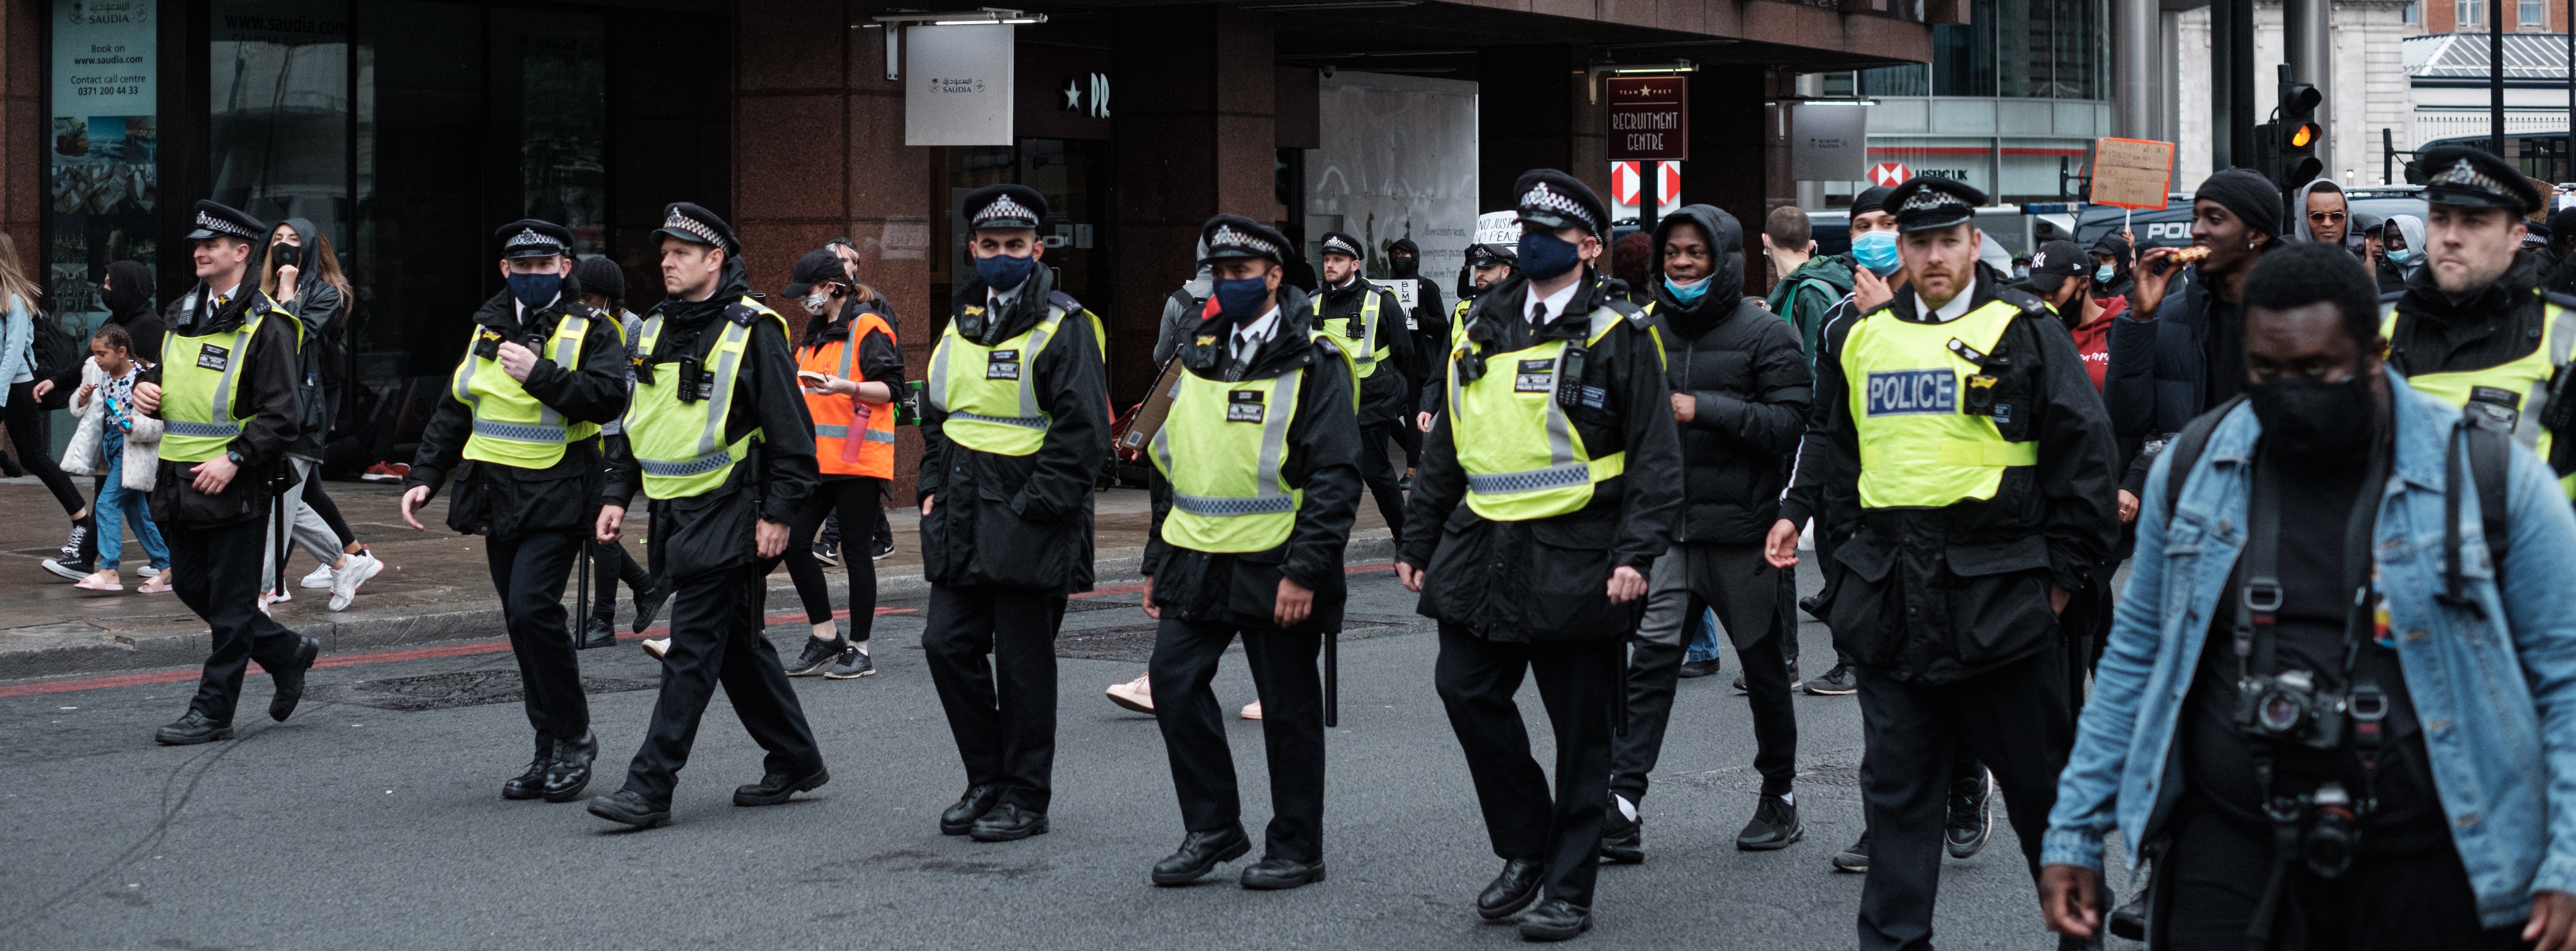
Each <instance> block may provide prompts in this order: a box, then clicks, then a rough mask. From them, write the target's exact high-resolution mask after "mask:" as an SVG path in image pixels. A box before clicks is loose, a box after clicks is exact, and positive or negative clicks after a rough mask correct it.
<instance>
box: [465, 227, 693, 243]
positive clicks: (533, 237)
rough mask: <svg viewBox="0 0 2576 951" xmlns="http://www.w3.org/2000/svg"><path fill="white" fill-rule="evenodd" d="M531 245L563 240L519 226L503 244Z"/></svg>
mask: <svg viewBox="0 0 2576 951" xmlns="http://www.w3.org/2000/svg"><path fill="white" fill-rule="evenodd" d="M692 233H694V232H692ZM532 245H544V246H546V247H549V248H560V247H563V242H560V241H556V240H555V239H553V238H551V237H548V236H546V235H542V234H538V233H537V229H535V228H521V229H519V233H518V234H514V235H511V236H510V240H509V242H508V243H506V244H504V245H503V246H504V247H511V248H524V247H529V246H532Z"/></svg>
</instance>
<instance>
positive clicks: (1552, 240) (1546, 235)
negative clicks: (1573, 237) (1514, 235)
mask: <svg viewBox="0 0 2576 951" xmlns="http://www.w3.org/2000/svg"><path fill="white" fill-rule="evenodd" d="M1580 251H1581V248H1579V247H1577V246H1576V245H1575V243H1574V242H1572V241H1567V240H1565V239H1564V238H1560V237H1557V236H1556V232H1553V231H1525V232H1522V233H1521V262H1520V263H1521V273H1523V274H1527V275H1529V279H1530V280H1533V281H1552V280H1555V279H1557V278H1559V277H1563V276H1565V272H1567V271H1571V270H1574V268H1575V266H1576V265H1579V264H1582V263H1583V258H1582V257H1581V256H1580V254H1579V253H1578V252H1580Z"/></svg>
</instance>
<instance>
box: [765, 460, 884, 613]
mask: <svg viewBox="0 0 2576 951" xmlns="http://www.w3.org/2000/svg"><path fill="white" fill-rule="evenodd" d="M879 481H880V480H878V479H874V478H870V477H868V476H850V477H847V478H839V477H834V478H826V479H824V480H823V481H822V482H819V483H816V484H815V488H814V492H813V494H811V495H807V496H806V497H805V503H804V507H803V508H800V509H798V510H797V511H796V514H795V515H794V516H793V517H792V518H790V519H789V520H788V522H787V577H789V578H790V579H793V580H794V581H795V582H796V596H797V597H798V598H799V599H801V600H803V601H804V602H805V623H807V624H821V623H823V622H825V621H829V620H831V619H832V589H831V585H830V582H828V581H827V580H825V579H824V577H823V563H822V562H819V561H816V560H814V533H815V532H816V531H818V530H820V529H821V528H822V527H823V520H824V519H825V518H826V517H829V516H831V515H832V514H834V513H835V512H837V513H839V514H840V517H841V524H843V525H865V524H867V523H868V522H867V519H868V511H869V510H870V509H875V510H877V512H878V513H879V514H883V512H884V506H881V505H878V504H877V485H878V483H879ZM870 554H873V553H872V552H864V551H862V552H855V553H852V552H848V551H844V552H843V554H842V557H841V566H842V567H843V568H845V569H847V570H848V571H849V573H850V623H849V626H848V627H847V628H846V630H847V631H848V632H849V637H850V639H851V640H854V641H865V640H867V639H868V634H869V632H870V631H871V630H872V629H873V628H874V627H875V626H876V618H877V563H876V562H875V561H872V560H870V559H869V558H868V556H869V555H870Z"/></svg>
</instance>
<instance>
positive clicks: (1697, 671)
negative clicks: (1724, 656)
mask: <svg viewBox="0 0 2576 951" xmlns="http://www.w3.org/2000/svg"><path fill="white" fill-rule="evenodd" d="M1716 672H1717V658H1715V657H1711V658H1709V659H1707V660H1686V661H1683V662H1682V672H1681V677H1682V679H1684V680H1688V679H1690V678H1693V677H1706V676H1708V675H1710V674H1714V673H1716Z"/></svg>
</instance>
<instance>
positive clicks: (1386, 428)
mask: <svg viewBox="0 0 2576 951" xmlns="http://www.w3.org/2000/svg"><path fill="white" fill-rule="evenodd" d="M1322 257H1323V259H1324V285H1323V288H1322V289H1321V290H1319V291H1317V292H1316V293H1315V303H1314V305H1313V307H1314V315H1315V326H1316V327H1317V329H1320V330H1322V331H1323V332H1324V333H1325V334H1326V335H1327V336H1330V337H1331V338H1332V339H1333V343H1335V344H1337V345H1339V346H1340V347H1341V348H1342V351H1343V352H1344V353H1348V354H1350V355H1351V359H1352V360H1353V361H1355V362H1356V364H1357V365H1358V367H1359V370H1358V372H1359V387H1360V477H1361V478H1362V479H1364V480H1366V481H1367V482H1368V487H1369V494H1371V495H1374V496H1376V497H1377V512H1378V515H1379V516H1381V517H1383V518H1385V519H1386V527H1387V531H1388V532H1389V533H1390V534H1392V535H1394V536H1395V537H1397V538H1402V537H1404V489H1403V488H1402V487H1401V486H1400V485H1399V484H1398V482H1397V478H1396V472H1395V464H1394V462H1393V461H1391V460H1389V459H1388V458H1387V452H1386V443H1387V440H1390V439H1394V438H1396V436H1395V427H1397V426H1398V425H1401V424H1402V422H1403V419H1404V410H1405V404H1406V401H1407V400H1408V399H1409V398H1410V397H1411V395H1412V388H1411V387H1409V386H1407V385H1406V383H1405V380H1404V368H1405V367H1406V366H1407V365H1409V364H1411V363H1412V362H1413V335H1412V334H1410V333H1407V332H1406V331H1405V327H1404V314H1405V311H1404V305H1403V304H1402V303H1399V302H1398V301H1397V300H1396V299H1395V292H1394V291H1390V290H1387V289H1386V288H1384V287H1380V286H1378V285H1377V284H1376V283H1375V282H1373V281H1370V280H1369V279H1368V278H1367V277H1365V276H1363V275H1362V274H1361V271H1362V270H1363V269H1365V268H1366V267H1367V266H1368V249H1367V247H1366V246H1364V245H1362V244H1361V243H1360V239H1358V238H1354V237H1352V236H1350V235H1347V234H1343V233H1342V232H1339V231H1327V232H1324V241H1323V253H1322Z"/></svg>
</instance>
